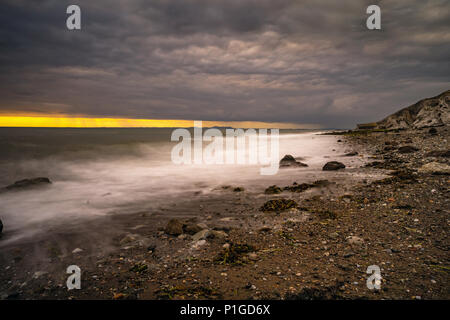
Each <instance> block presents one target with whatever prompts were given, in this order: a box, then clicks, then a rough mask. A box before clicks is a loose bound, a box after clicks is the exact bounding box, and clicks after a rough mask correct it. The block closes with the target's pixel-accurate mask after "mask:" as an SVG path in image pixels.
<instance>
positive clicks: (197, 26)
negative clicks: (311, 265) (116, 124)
mask: <svg viewBox="0 0 450 320" xmlns="http://www.w3.org/2000/svg"><path fill="white" fill-rule="evenodd" d="M374 3H378V4H379V5H380V7H381V10H382V28H383V29H382V31H368V30H367V29H366V28H365V19H366V14H365V10H366V8H367V6H368V5H369V4H374ZM69 4H73V1H70V2H69V1H67V2H66V1H60V0H53V1H51V0H47V1H18V0H14V1H12V0H11V1H9V0H8V1H2V4H0V24H1V29H0V95H1V97H2V98H1V99H0V113H10V112H37V113H39V112H42V113H63V114H77V115H92V116H120V117H139V118H174V119H180V118H185V119H203V120H238V121H239V120H256V121H288V122H299V123H302V122H309V123H320V124H323V125H324V126H333V127H342V126H353V125H354V124H355V123H356V122H363V121H372V120H377V119H379V118H382V117H383V116H385V115H386V114H389V113H391V112H393V111H396V110H397V109H399V108H401V107H403V106H405V105H408V104H410V103H413V102H415V101H416V100H418V99H420V98H423V97H426V96H431V95H435V94H438V93H440V92H441V91H444V90H446V89H448V88H449V84H450V81H449V80H450V77H449V74H450V66H449V62H448V57H449V56H450V27H449V23H448V21H450V13H449V11H450V10H449V5H448V3H447V1H439V0H434V1H426V2H425V1H421V0H398V1H378V2H377V1H354V0H343V1H325V0H314V1H313V0H309V1H288V0H272V1H268V0H239V1H237V0H228V1H218V0H184V1H175V0H152V1H143V0H129V1H119V0H108V1H106V0H105V1H100V0H97V1H77V4H79V5H80V7H81V9H82V30H81V31H68V30H67V29H66V28H65V19H66V17H67V15H66V13H65V9H66V7H67V6H68V5H69Z"/></svg>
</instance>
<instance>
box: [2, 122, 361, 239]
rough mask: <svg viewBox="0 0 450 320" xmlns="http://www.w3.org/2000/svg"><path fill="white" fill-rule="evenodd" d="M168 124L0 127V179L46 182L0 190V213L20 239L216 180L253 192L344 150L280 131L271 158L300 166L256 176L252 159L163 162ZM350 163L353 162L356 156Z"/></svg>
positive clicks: (212, 188) (330, 141)
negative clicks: (301, 164)
mask: <svg viewBox="0 0 450 320" xmlns="http://www.w3.org/2000/svg"><path fill="white" fill-rule="evenodd" d="M172 131H173V130H172V129H166V128H164V129H44V128H26V129H24V128H0V150H1V154H0V185H1V186H6V185H8V184H11V183H13V182H14V181H17V180H20V179H24V178H31V177H40V176H43V177H49V178H50V179H51V180H52V182H53V183H52V184H51V185H50V186H46V187H42V188H34V189H31V190H22V191H18V192H6V193H0V219H2V220H3V223H4V225H5V226H7V228H8V230H9V231H13V232H14V233H15V234H16V235H17V237H19V238H20V235H21V234H22V235H23V236H25V235H30V234H32V233H33V232H39V230H41V228H40V227H39V226H42V225H49V224H58V223H67V221H74V219H76V220H79V219H83V218H88V217H94V216H102V215H110V214H115V213H127V212H130V213H131V212H137V211H139V210H150V211H151V210H154V209H156V208H158V207H159V206H161V205H164V204H166V203H168V202H176V201H178V200H183V201H185V200H186V199H189V198H190V197H193V196H194V195H202V196H207V195H208V194H210V193H211V194H213V193H214V192H217V190H218V189H220V188H221V186H224V185H231V186H242V187H244V188H245V189H246V192H250V193H251V192H254V193H261V192H263V190H264V188H265V187H267V186H268V185H271V184H277V183H284V184H285V182H286V181H290V180H292V182H294V181H296V182H298V183H302V182H308V181H313V180H316V179H320V178H321V175H323V174H324V173H323V172H322V171H321V168H322V166H323V165H324V163H326V162H327V161H331V160H339V159H338V158H339V157H340V156H342V154H344V153H345V152H346V151H349V150H347V149H346V147H345V146H344V145H343V144H341V143H337V142H336V140H337V138H336V137H335V136H330V135H318V133H320V132H317V131H315V132H312V131H301V130H290V131H281V132H280V133H281V134H280V140H279V143H280V148H279V158H280V159H281V158H282V157H283V156H284V155H285V154H291V155H293V156H294V157H302V160H301V161H302V162H305V163H307V164H308V167H307V168H298V169H286V170H279V171H278V173H277V174H276V175H273V176H263V175H261V174H260V168H261V165H260V164H257V165H249V164H233V165H205V164H203V165H176V164H174V163H173V162H172V161H171V150H172V148H173V147H174V146H175V145H176V144H177V142H172V141H170V137H171V133H172ZM342 160H343V158H341V161H342ZM346 160H348V159H346ZM352 163H354V166H355V167H357V166H358V165H359V162H358V159H354V160H352ZM346 164H347V166H348V165H349V163H348V161H347V163H346ZM351 165H352V164H350V166H351Z"/></svg>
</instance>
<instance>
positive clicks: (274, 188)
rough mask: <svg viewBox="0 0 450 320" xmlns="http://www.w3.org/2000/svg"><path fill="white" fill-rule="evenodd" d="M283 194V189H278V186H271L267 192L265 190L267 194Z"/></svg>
mask: <svg viewBox="0 0 450 320" xmlns="http://www.w3.org/2000/svg"><path fill="white" fill-rule="evenodd" d="M282 192H283V190H281V188H280V187H277V186H276V185H273V186H270V187H268V188H267V189H266V190H264V193H265V194H278V193H282Z"/></svg>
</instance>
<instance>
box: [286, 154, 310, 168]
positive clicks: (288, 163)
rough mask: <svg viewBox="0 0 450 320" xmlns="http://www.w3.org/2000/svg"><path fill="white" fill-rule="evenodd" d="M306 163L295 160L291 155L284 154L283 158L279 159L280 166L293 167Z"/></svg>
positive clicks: (305, 165) (303, 165) (302, 165)
mask: <svg viewBox="0 0 450 320" xmlns="http://www.w3.org/2000/svg"><path fill="white" fill-rule="evenodd" d="M307 166H308V165H307V164H306V163H303V162H300V161H297V160H295V158H294V157H293V156H291V155H289V154H288V155H285V156H284V157H283V159H281V160H280V168H289V167H291V168H294V167H307Z"/></svg>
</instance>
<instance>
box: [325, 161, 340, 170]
mask: <svg viewBox="0 0 450 320" xmlns="http://www.w3.org/2000/svg"><path fill="white" fill-rule="evenodd" d="M344 168H345V164H343V163H342V162H338V161H330V162H327V163H326V164H325V165H324V166H323V168H322V170H323V171H332V170H339V169H344Z"/></svg>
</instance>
